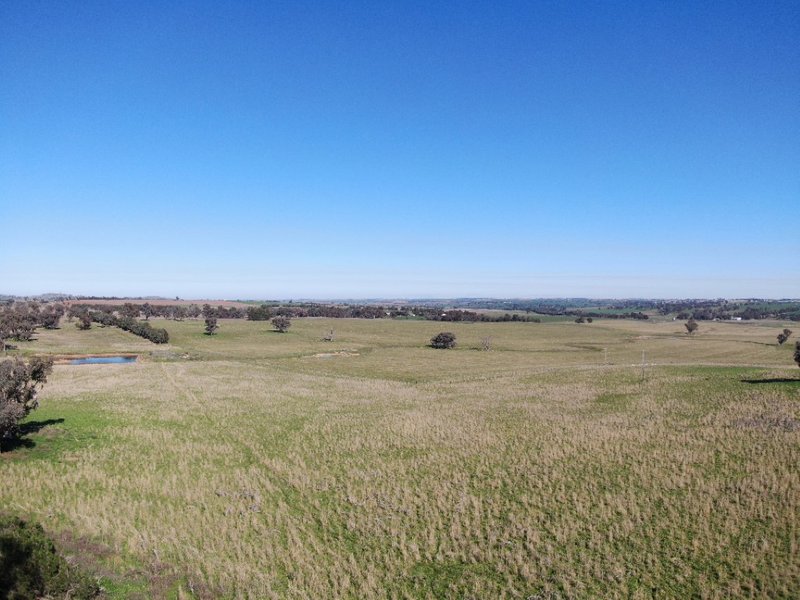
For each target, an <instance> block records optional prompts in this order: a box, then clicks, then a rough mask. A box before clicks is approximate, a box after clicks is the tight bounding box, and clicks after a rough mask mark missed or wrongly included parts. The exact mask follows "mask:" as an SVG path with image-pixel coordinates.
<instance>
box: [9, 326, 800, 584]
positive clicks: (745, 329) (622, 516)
mask: <svg viewBox="0 0 800 600" xmlns="http://www.w3.org/2000/svg"><path fill="white" fill-rule="evenodd" d="M787 325H788V326H791V324H783V323H777V322H757V323H749V322H748V323H713V322H708V323H707V322H703V323H701V325H700V329H699V331H698V332H697V333H696V334H694V335H692V336H689V335H687V334H686V333H685V329H684V327H683V324H682V323H680V322H672V321H662V322H639V321H611V320H602V319H601V320H596V321H595V322H594V323H592V324H576V323H572V322H545V323H540V324H537V323H474V324H466V323H436V322H430V321H413V320H408V321H401V320H354V319H342V320H326V319H297V320H294V321H293V323H292V327H291V329H290V330H289V332H288V333H286V334H280V333H276V332H273V331H271V327H270V325H269V323H267V322H249V321H239V320H235V321H234V320H223V321H220V329H219V333H218V334H217V335H214V336H206V335H203V333H202V332H203V325H202V321H183V322H173V321H156V322H154V326H159V327H166V328H167V329H168V330H169V334H170V344H168V345H166V346H155V345H153V344H151V343H149V342H147V341H146V340H142V339H141V338H138V337H136V336H133V335H131V334H128V333H125V332H122V331H120V330H118V329H115V328H98V327H97V326H95V327H93V328H92V329H91V330H89V331H78V330H76V328H75V327H74V325H72V324H69V323H66V322H63V323H62V328H61V329H59V330H54V331H44V330H40V331H39V332H38V333H37V336H36V337H37V339H36V340H34V341H31V342H27V343H20V344H18V345H19V348H20V350H19V352H21V353H23V354H34V353H51V354H77V353H114V352H120V353H128V352H131V353H138V354H140V356H141V359H140V360H139V361H138V362H137V363H134V364H130V365H81V366H71V365H57V366H56V367H55V368H54V371H53V374H52V375H51V377H50V380H49V382H48V383H47V385H46V386H45V388H44V390H43V393H42V396H41V407H40V408H39V409H38V410H37V411H35V412H33V413H32V414H31V415H30V417H29V421H30V424H29V431H30V434H29V435H28V437H27V440H28V442H27V444H24V445H21V446H20V447H18V448H17V449H15V450H14V451H12V452H6V453H4V454H2V455H0V480H2V482H3V485H2V487H0V506H3V507H6V508H7V509H8V510H11V511H14V512H15V513H17V514H20V515H22V516H30V517H34V518H36V519H37V520H38V521H40V522H41V523H42V524H43V525H44V526H45V528H46V529H47V530H48V531H50V532H52V533H53V534H54V535H55V536H56V537H57V538H59V539H60V543H61V544H62V545H63V546H64V547H65V548H66V549H67V551H68V552H69V553H72V554H73V555H75V556H79V557H80V558H79V560H80V561H82V562H84V563H85V564H86V565H87V566H88V567H90V568H91V569H92V570H93V572H95V573H97V574H99V575H100V576H102V578H103V579H102V581H103V585H104V587H105V588H106V590H107V593H108V595H109V596H111V597H118V598H129V597H141V598H148V597H170V598H190V597H208V598H215V597H231V598H233V597H235V598H540V599H544V598H594V597H603V598H653V597H657V598H686V597H698V598H729V597H743V598H749V597H771V598H790V597H792V596H794V595H795V594H796V593H797V590H798V589H800V561H798V555H800V469H799V468H798V465H799V464H800V404H799V402H800V369H798V368H797V366H796V365H795V364H794V362H793V361H792V355H791V353H792V350H791V348H790V346H791V345H792V344H786V345H785V346H784V347H777V346H776V343H775V335H776V334H777V332H778V331H780V329H781V328H782V327H784V326H787ZM331 329H333V330H334V334H335V336H334V340H333V341H332V342H325V341H322V337H323V336H324V335H325V334H327V333H328V332H329V331H330V330H331ZM445 330H449V331H452V332H454V333H455V334H456V336H457V346H456V348H455V349H453V350H434V349H432V348H429V347H427V346H426V344H427V342H428V340H429V339H430V338H431V336H432V335H434V334H436V333H438V332H439V331H445ZM487 337H488V338H491V350H490V351H482V350H480V347H481V340H483V339H484V338H487ZM643 363H644V365H643Z"/></svg>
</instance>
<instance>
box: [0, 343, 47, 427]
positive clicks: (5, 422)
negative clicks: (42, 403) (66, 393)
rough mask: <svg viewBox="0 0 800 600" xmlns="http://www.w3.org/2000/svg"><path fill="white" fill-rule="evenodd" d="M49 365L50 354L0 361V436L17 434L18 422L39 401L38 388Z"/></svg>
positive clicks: (45, 378)
mask: <svg viewBox="0 0 800 600" xmlns="http://www.w3.org/2000/svg"><path fill="white" fill-rule="evenodd" d="M52 369H53V359H52V358H41V357H34V358H32V359H31V360H30V362H28V363H26V362H25V361H23V360H21V359H20V358H14V359H8V360H4V361H2V362H0V440H9V439H13V438H16V437H17V436H18V435H19V422H20V421H21V420H22V419H24V418H25V417H26V416H27V415H28V413H29V412H31V411H32V410H33V409H34V408H36V407H37V406H38V405H39V401H38V400H37V395H38V392H39V388H40V387H41V386H42V385H44V382H45V381H47V375H48V374H49V373H50V371H51V370H52Z"/></svg>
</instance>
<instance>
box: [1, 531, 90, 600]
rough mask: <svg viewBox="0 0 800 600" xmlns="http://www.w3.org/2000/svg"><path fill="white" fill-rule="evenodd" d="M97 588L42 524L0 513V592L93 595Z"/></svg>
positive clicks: (13, 596)
mask: <svg viewBox="0 0 800 600" xmlns="http://www.w3.org/2000/svg"><path fill="white" fill-rule="evenodd" d="M99 593H100V588H99V586H98V585H97V583H96V582H95V581H93V580H92V578H91V577H89V576H88V575H86V574H84V573H81V572H80V571H78V569H76V568H75V567H72V566H70V565H69V564H68V563H67V561H66V560H64V558H63V557H62V556H60V555H59V554H58V552H57V551H56V547H55V545H54V544H53V542H52V540H51V539H50V538H49V537H47V535H46V534H45V532H44V529H42V526H41V525H38V524H33V523H27V522H25V521H23V520H22V519H18V518H16V517H10V516H0V594H2V597H3V598H8V599H9V600H11V599H14V600H23V599H25V598H42V597H53V596H58V597H63V598H75V599H80V598H94V597H95V596H97V595H98V594H99Z"/></svg>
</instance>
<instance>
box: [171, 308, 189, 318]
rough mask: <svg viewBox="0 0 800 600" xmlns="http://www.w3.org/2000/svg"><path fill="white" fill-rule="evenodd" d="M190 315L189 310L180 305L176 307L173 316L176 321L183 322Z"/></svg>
mask: <svg viewBox="0 0 800 600" xmlns="http://www.w3.org/2000/svg"><path fill="white" fill-rule="evenodd" d="M188 314H189V309H188V308H186V307H185V306H183V305H179V306H176V307H175V311H174V312H173V313H172V316H173V318H174V319H175V320H176V321H183V320H184V319H185V318H186V317H187V315H188Z"/></svg>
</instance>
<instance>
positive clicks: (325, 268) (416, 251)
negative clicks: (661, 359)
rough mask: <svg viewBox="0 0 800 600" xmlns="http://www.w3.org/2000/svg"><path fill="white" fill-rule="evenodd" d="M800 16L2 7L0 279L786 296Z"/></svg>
mask: <svg viewBox="0 0 800 600" xmlns="http://www.w3.org/2000/svg"><path fill="white" fill-rule="evenodd" d="M799 199H800V3H799V2H797V1H795V2H772V1H770V2H731V1H726V2H719V3H706V2H641V1H636V2H616V1H615V2H587V3H580V2H563V3H561V2H531V1H526V2H465V1H458V2H455V1H454V2H374V1H365V2H297V1H291V2H288V1H287V2H275V3H272V2H260V1H259V2H250V3H248V2H232V3H227V2H163V3H158V2H129V1H125V2H113V1H103V2H85V1H81V2H56V1H49V0H48V1H45V2H35V1H31V0H25V1H15V0H6V1H4V2H2V3H0V223H2V233H1V234H0V293H18V294H27V293H39V292H49V291H64V292H71V293H82V294H104V295H112V294H113V295H126V294H128V295H149V294H161V295H166V296H175V295H180V296H181V297H187V298H191V297H214V298H220V297H226V298H290V297H294V298H299V297H316V298H331V297H420V296H426V297H427V296H438V297H451V296H507V297H508V296H513V297H536V296H595V297H597V296H602V297H609V296H611V297H632V296H637V297H640V296H648V297H687V296H691V297H709V296H711V297H717V296H728V297H742V296H758V297H800V226H799V225H800V221H798V213H797V209H798V204H799V202H798V200H799Z"/></svg>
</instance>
